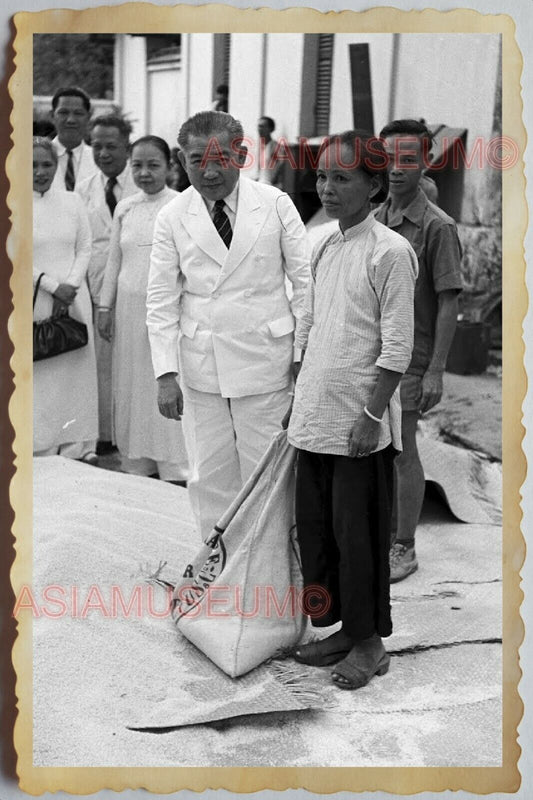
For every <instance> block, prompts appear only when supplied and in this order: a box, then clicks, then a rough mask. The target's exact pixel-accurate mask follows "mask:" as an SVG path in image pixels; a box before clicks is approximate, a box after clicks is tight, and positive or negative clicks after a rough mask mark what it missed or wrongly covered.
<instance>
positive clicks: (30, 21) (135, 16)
mask: <svg viewBox="0 0 533 800" xmlns="http://www.w3.org/2000/svg"><path fill="white" fill-rule="evenodd" d="M14 20H15V27H16V37H15V41H14V49H15V72H14V74H13V76H12V77H11V80H10V83H9V90H10V95H11V98H12V100H13V112H12V115H11V124H12V126H13V129H14V135H13V141H14V146H13V149H12V151H11V153H10V154H9V157H8V160H7V175H8V178H9V180H10V184H11V188H10V190H9V194H8V205H9V208H10V210H11V214H12V230H11V232H10V235H9V238H8V242H7V252H8V255H9V258H10V260H11V262H12V265H13V272H12V275H11V279H10V288H11V291H12V296H13V305H14V311H13V313H12V314H11V316H10V318H9V320H8V336H9V337H10V339H11V342H12V343H13V346H14V354H13V357H12V359H11V367H12V369H13V372H14V375H15V379H14V380H15V390H14V393H13V396H12V398H11V401H10V404H9V414H10V420H11V423H12V425H13V427H14V429H15V442H14V445H13V449H14V451H15V456H16V462H15V466H16V473H15V475H14V477H13V479H12V482H11V486H10V501H11V505H12V508H13V511H14V513H15V521H14V525H13V534H14V536H15V539H16V544H15V550H16V559H15V562H14V565H13V567H12V571H11V582H12V587H13V591H14V594H15V596H18V594H19V591H20V589H21V587H22V586H23V585H31V581H32V536H31V531H32V444H31V441H32V437H31V424H30V423H29V420H31V419H32V390H31V377H32V354H31V343H30V340H29V337H28V331H29V330H30V325H31V316H32V311H31V292H30V291H29V288H28V287H31V276H30V272H31V261H32V249H31V241H32V232H31V186H30V182H29V180H20V176H25V175H29V171H28V169H27V159H28V153H30V151H31V138H30V137H31V130H32V35H33V34H34V33H82V32H91V33H99V32H102V33H104V32H105V33H109V32H113V33H121V32H123V33H156V32H167V31H168V30H179V31H180V32H183V33H187V32H212V33H216V32H236V33H238V32H242V33H244V32H246V33H252V32H290V31H294V32H301V33H304V32H305V33H313V32H315V33H325V32H343V33H346V32H349V31H357V32H368V33H447V32H448V33H462V32H463V33H496V34H498V33H499V34H501V35H502V47H503V80H502V97H503V101H502V106H503V120H502V134H503V136H509V137H512V138H513V139H514V140H515V142H517V144H518V147H519V150H520V155H521V157H520V159H519V161H518V162H517V164H516V165H515V166H514V167H513V168H512V169H509V170H506V171H504V172H503V264H504V269H503V296H504V303H503V329H504V337H503V364H504V373H503V489H504V500H503V509H504V557H503V586H504V593H503V642H504V646H503V764H502V766H501V767H490V768H475V767H472V768H463V767H461V768H453V767H450V768H440V767H439V768H431V767H422V768H407V767H404V768H398V767H390V768H351V767H350V768H328V767H321V768H286V767H279V768H243V767H238V768H237V767H234V768H232V767H228V768H203V767H202V768H190V767H182V768H179V767H176V768H168V767H165V768H98V769H96V768H56V767H49V768H43V767H34V766H33V763H32V726H33V717H32V624H31V617H30V615H23V616H21V618H20V619H19V620H17V630H18V635H17V640H16V642H15V646H14V649H13V663H14V666H15V670H16V676H17V683H16V693H17V698H18V718H17V720H16V724H15V747H16V751H17V754H18V770H17V771H18V774H19V777H20V785H21V788H22V789H23V790H24V791H25V792H28V793H30V794H41V793H43V792H45V791H52V792H53V791H58V790H64V791H67V792H70V793H72V794H88V793H92V792H96V791H98V790H100V789H104V788H109V789H114V790H117V791H120V790H122V789H125V788H132V789H134V788H145V789H147V790H149V791H151V792H154V793H155V792H157V793H169V792H173V791H177V790H179V789H191V790H195V791H202V790H204V789H207V788H211V789H217V788H224V789H227V790H230V791H233V792H252V791H258V790H261V789H267V788H268V789H273V790H284V789H289V788H305V789H308V790H310V791H314V792H320V793H329V792H339V791H352V792H363V791H369V790H378V789H380V790H383V791H390V792H395V793H396V794H412V793H416V792H421V791H442V790H446V789H448V790H465V791H471V792H475V793H477V794H490V793H493V792H515V791H517V790H518V787H519V785H520V774H519V771H518V766H517V763H518V758H519V755H520V748H519V745H518V742H517V727H518V724H519V722H520V719H521V716H522V713H523V704H522V700H521V698H520V694H519V691H518V683H519V680H520V676H521V672H520V668H519V659H518V649H519V646H520V644H521V642H522V639H523V635H524V626H523V623H522V619H521V616H520V604H521V601H522V598H523V594H522V591H521V589H520V575H519V570H520V568H521V567H522V564H523V561H524V557H525V543H524V539H523V537H522V535H521V533H520V522H521V511H520V487H521V485H522V484H523V482H524V479H525V475H526V459H525V456H524V454H523V452H522V448H521V442H522V438H523V432H524V431H523V427H522V424H521V413H522V412H521V406H522V403H523V400H524V397H525V392H526V374H525V369H524V366H523V357H524V343H523V340H522V326H523V320H524V317H525V314H526V310H527V291H526V285H525V259H524V246H523V242H524V236H525V233H526V229H527V204H526V198H525V178H524V164H523V154H524V150H525V143H526V133H525V129H524V125H523V122H522V100H521V92H520V88H521V84H520V78H521V71H522V57H521V54H520V51H519V48H518V46H517V44H516V41H515V36H514V34H515V26H514V22H513V20H512V19H511V18H510V17H509V16H507V15H503V14H498V15H488V14H481V13H479V12H477V11H473V10H466V9H458V10H454V11H449V12H440V11H435V10H429V9H426V10H424V11H410V12H406V11H401V10H398V9H394V8H376V9H372V10H370V11H365V12H351V11H343V12H333V11H331V12H326V13H324V12H320V11H316V10H312V9H302V8H295V9H285V10H283V11H278V10H276V11H274V10H269V9H264V8H263V9H248V10H239V9H234V8H231V7H228V6H222V5H205V6H200V7H198V6H196V7H192V6H174V7H161V6H154V5H150V4H146V3H127V4H125V5H122V6H113V7H99V8H91V9H86V10H84V11H75V10H52V11H42V12H36V13H19V14H16V15H15V18H14Z"/></svg>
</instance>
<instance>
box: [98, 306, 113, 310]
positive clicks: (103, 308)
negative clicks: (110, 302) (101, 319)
mask: <svg viewBox="0 0 533 800" xmlns="http://www.w3.org/2000/svg"><path fill="white" fill-rule="evenodd" d="M98 311H111V306H98Z"/></svg>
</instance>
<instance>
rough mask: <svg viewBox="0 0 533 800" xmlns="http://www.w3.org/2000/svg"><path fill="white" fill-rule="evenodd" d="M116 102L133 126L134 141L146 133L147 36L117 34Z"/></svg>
mask: <svg viewBox="0 0 533 800" xmlns="http://www.w3.org/2000/svg"><path fill="white" fill-rule="evenodd" d="M114 79H115V102H116V103H117V104H118V105H119V106H120V108H121V109H122V112H123V113H124V114H125V115H126V116H127V118H128V120H129V121H130V122H131V124H132V126H133V138H137V137H139V136H143V135H144V134H146V133H148V132H149V131H148V130H147V122H148V120H147V110H148V92H147V86H148V75H147V70H146V40H145V38H144V36H129V35H127V34H118V35H117V36H116V39H115V75H114Z"/></svg>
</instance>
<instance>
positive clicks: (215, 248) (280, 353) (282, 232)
mask: <svg viewBox="0 0 533 800" xmlns="http://www.w3.org/2000/svg"><path fill="white" fill-rule="evenodd" d="M239 181H240V182H239V194H238V205H237V216H236V219H235V227H234V231H233V239H232V242H231V246H230V249H229V250H228V249H227V248H226V247H225V245H224V243H223V242H222V239H221V238H220V236H219V234H218V232H217V230H216V228H215V226H214V224H213V221H212V219H211V217H210V215H209V212H208V210H207V207H206V205H205V202H204V201H203V199H202V197H201V195H200V194H199V193H198V192H197V191H196V189H194V188H193V187H190V188H189V189H187V190H186V191H185V192H183V193H182V194H180V195H179V196H178V197H176V198H175V199H174V200H172V201H171V202H170V203H168V204H167V205H166V206H165V207H164V208H162V209H161V211H160V212H159V215H158V217H157V221H156V225H155V230H154V241H153V246H152V255H151V267H150V276H149V280H148V297H147V308H148V315H147V324H148V332H149V337H150V345H151V349H152V361H153V366H154V372H155V375H156V377H159V376H160V375H163V374H165V373H167V372H179V373H180V375H181V379H182V380H183V381H184V382H185V383H186V384H187V385H188V386H190V387H191V388H193V389H196V390H198V391H203V392H212V393H220V394H222V396H223V397H243V396H246V395H253V394H264V393H266V392H272V391H276V390H278V389H283V388H284V387H285V386H287V385H288V383H289V381H290V371H291V363H292V360H293V331H294V328H295V317H300V316H301V314H302V312H303V300H304V294H305V288H306V285H307V280H308V276H309V255H310V254H309V248H308V244H307V237H306V232H305V228H304V226H303V223H302V221H301V219H300V216H299V214H298V212H297V210H296V208H295V206H294V204H293V203H292V201H291V199H290V198H289V197H288V195H286V194H283V193H282V192H280V191H279V189H275V188H274V187H273V186H268V185H266V184H260V183H256V182H255V181H251V180H249V179H247V178H243V177H242V176H241V177H240V179H239ZM286 278H288V280H289V281H290V283H291V284H292V301H291V302H289V299H288V296H287V287H286ZM178 345H179V367H180V369H178Z"/></svg>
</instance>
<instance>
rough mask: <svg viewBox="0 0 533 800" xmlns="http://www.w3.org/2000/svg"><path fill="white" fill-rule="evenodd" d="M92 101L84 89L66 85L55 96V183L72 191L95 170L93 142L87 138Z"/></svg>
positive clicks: (53, 98) (53, 107)
mask: <svg viewBox="0 0 533 800" xmlns="http://www.w3.org/2000/svg"><path fill="white" fill-rule="evenodd" d="M90 116H91V101H90V99H89V95H87V94H86V93H85V92H84V91H83V89H79V88H78V87H77V86H65V87H63V88H61V89H58V90H57V92H56V93H55V94H54V96H53V97H52V120H53V122H54V125H55V127H56V131H57V136H56V137H55V139H53V140H52V142H53V144H54V146H55V148H56V151H57V170H56V174H55V175H54V180H53V183H52V187H53V188H54V189H62V190H63V191H64V190H66V191H67V192H72V191H74V189H76V188H77V187H78V186H79V185H80V183H82V182H83V181H84V180H86V179H87V178H90V177H91V175H94V173H95V172H96V169H97V167H96V164H95V163H94V159H93V154H92V150H91V147H90V145H88V144H87V143H86V142H85V137H86V135H87V128H88V125H89V118H90Z"/></svg>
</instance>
